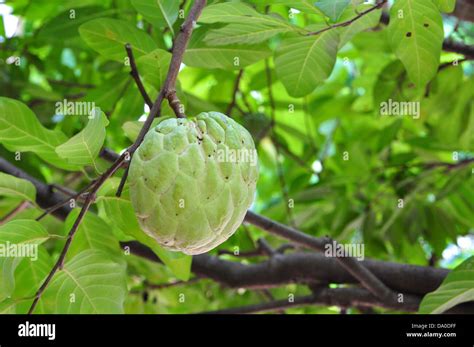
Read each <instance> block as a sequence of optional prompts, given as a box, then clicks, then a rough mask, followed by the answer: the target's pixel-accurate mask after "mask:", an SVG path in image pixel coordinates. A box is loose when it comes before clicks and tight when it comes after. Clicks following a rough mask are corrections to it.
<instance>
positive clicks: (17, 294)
mask: <svg viewBox="0 0 474 347" xmlns="http://www.w3.org/2000/svg"><path fill="white" fill-rule="evenodd" d="M53 266H54V262H53V259H52V258H51V256H50V255H49V253H48V252H47V251H46V249H45V248H44V246H40V247H39V248H38V259H36V260H34V261H33V260H32V259H30V258H25V259H23V260H22V261H21V262H20V264H19V265H18V267H17V268H16V271H15V290H14V292H13V295H12V297H14V298H18V302H17V305H16V313H22V314H24V313H27V312H28V309H29V308H30V306H31V303H32V302H33V300H32V299H31V300H24V298H29V297H32V296H33V295H34V294H35V293H36V291H37V290H38V288H39V287H40V286H41V284H42V283H43V281H44V280H45V278H46V276H47V275H48V274H49V272H50V271H51V269H52V268H53ZM44 311H45V308H44V305H43V302H41V301H40V302H38V306H37V307H36V309H35V312H36V313H42V312H44Z"/></svg>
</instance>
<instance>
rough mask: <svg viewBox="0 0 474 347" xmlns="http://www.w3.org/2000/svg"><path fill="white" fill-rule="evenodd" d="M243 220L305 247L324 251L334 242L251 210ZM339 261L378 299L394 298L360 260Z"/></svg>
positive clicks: (344, 258)
mask: <svg viewBox="0 0 474 347" xmlns="http://www.w3.org/2000/svg"><path fill="white" fill-rule="evenodd" d="M245 220H246V221H247V222H249V223H251V224H253V225H255V226H257V227H259V228H261V229H263V230H266V231H268V232H270V233H272V234H275V235H278V236H280V237H283V238H285V239H287V240H289V241H292V242H294V243H297V244H300V245H302V246H305V247H309V248H311V249H314V250H317V251H324V250H325V246H326V245H327V244H331V243H334V242H335V241H332V240H330V239H328V238H327V239H318V238H316V237H313V236H310V235H308V234H305V233H303V232H301V231H299V230H297V229H293V228H290V227H288V226H286V225H283V224H280V223H278V222H275V221H272V220H270V219H268V218H265V217H263V216H260V215H258V214H256V213H253V212H252V211H247V214H246V216H245ZM336 259H337V260H338V261H339V263H340V264H341V265H342V266H343V267H344V268H345V269H346V270H347V271H349V273H350V274H351V275H352V276H354V277H355V278H357V279H358V280H359V282H360V283H361V284H362V285H363V286H364V287H365V288H367V289H368V290H369V291H370V292H371V293H372V294H374V295H375V296H377V297H379V298H380V299H382V300H384V301H387V302H390V301H395V300H396V295H395V293H393V292H392V291H391V290H390V289H389V288H388V287H386V286H385V284H383V282H382V281H380V280H379V279H378V278H377V277H375V276H374V275H373V274H372V273H371V272H370V271H369V270H368V269H367V268H365V267H364V266H363V265H362V264H361V262H359V261H357V260H356V259H355V258H352V257H337V258H336Z"/></svg>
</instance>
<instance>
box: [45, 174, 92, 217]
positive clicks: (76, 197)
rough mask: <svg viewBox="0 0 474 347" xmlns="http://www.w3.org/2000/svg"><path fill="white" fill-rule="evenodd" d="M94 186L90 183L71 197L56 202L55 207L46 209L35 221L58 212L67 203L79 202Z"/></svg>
mask: <svg viewBox="0 0 474 347" xmlns="http://www.w3.org/2000/svg"><path fill="white" fill-rule="evenodd" d="M93 184H94V181H92V182H91V183H90V184H88V185H87V186H85V187H84V188H83V189H81V190H80V191H79V192H78V193H76V194H74V195H73V196H68V197H67V198H66V199H64V200H62V201H60V202H58V203H57V204H56V205H53V206H51V207H48V208H47V209H46V210H44V211H43V213H42V214H41V215H39V216H38V217H37V218H36V220H37V221H39V220H41V219H43V218H44V217H46V216H47V215H48V214H50V213H53V212H54V211H56V210H58V209H59V208H61V207H63V206H64V205H66V204H67V203H68V202H70V201H71V200H79V198H80V197H81V196H82V195H83V194H85V193H86V192H87V190H88V189H89V188H91V187H92V186H93Z"/></svg>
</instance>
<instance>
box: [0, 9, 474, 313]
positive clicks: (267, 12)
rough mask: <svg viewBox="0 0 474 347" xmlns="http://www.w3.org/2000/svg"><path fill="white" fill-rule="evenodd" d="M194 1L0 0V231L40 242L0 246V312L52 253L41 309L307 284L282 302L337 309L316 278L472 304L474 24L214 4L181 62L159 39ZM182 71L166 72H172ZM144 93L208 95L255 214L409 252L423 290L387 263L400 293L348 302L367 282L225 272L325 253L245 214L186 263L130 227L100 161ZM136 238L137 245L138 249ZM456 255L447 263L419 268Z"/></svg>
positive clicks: (164, 309) (141, 112) (136, 123)
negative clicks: (221, 239)
mask: <svg viewBox="0 0 474 347" xmlns="http://www.w3.org/2000/svg"><path fill="white" fill-rule="evenodd" d="M195 3H199V1H175V0H158V1H146V0H114V1H112V0H107V1H103V0H102V1H99V0H88V1H80V4H79V3H78V2H77V1H63V0H62V1H32V0H16V1H7V2H6V6H5V8H8V9H11V10H12V13H13V14H12V15H7V14H5V15H3V17H1V18H2V21H0V85H1V87H0V88H1V93H0V141H1V146H0V153H1V156H2V157H3V158H4V159H2V161H1V162H0V168H1V169H2V170H1V171H3V172H2V173H0V195H1V196H2V199H1V201H0V215H1V216H3V217H2V222H1V223H2V225H1V226H0V241H1V242H3V243H6V242H9V243H17V244H19V243H22V244H32V245H35V246H36V247H37V249H38V260H37V261H33V260H32V259H31V258H28V257H24V258H13V259H11V258H0V269H1V271H0V312H5V313H25V312H27V311H28V310H29V308H30V306H31V304H32V297H33V296H34V295H35V293H38V292H37V290H38V289H39V288H41V285H42V284H43V283H45V279H47V277H48V274H51V272H50V271H51V269H52V268H53V267H55V265H54V264H55V263H56V264H59V267H58V268H57V271H56V273H54V274H52V275H53V276H52V278H50V279H49V280H48V281H46V282H47V284H48V285H47V286H46V287H45V288H44V290H41V293H40V294H41V296H40V297H39V296H38V298H39V301H38V303H37V305H36V308H35V311H34V312H36V313H190V312H200V311H210V310H218V309H225V308H230V307H241V306H246V305H251V304H256V303H260V302H265V301H269V302H270V303H272V302H274V301H275V300H276V299H283V301H285V300H286V299H288V298H291V297H305V296H307V295H310V300H301V305H293V306H301V307H290V306H291V305H289V306H288V307H286V306H285V307H284V308H283V309H284V310H287V311H288V312H294V313H337V312H339V308H338V307H337V306H333V305H325V301H324V298H325V297H324V295H323V294H320V295H321V296H319V297H318V294H317V293H318V288H319V289H321V288H320V287H322V288H323V289H324V290H327V294H325V295H328V296H327V297H328V298H331V300H332V301H331V300H329V299H328V300H327V302H332V303H334V302H335V301H334V300H336V302H337V298H338V296H337V295H339V294H338V293H339V292H337V291H331V288H335V287H337V286H341V288H339V289H342V290H348V291H347V293H349V294H347V295H349V296H348V297H350V295H353V296H354V301H357V300H356V298H359V301H360V300H365V302H366V303H367V305H366V306H370V307H375V309H376V310H377V311H380V312H387V311H390V312H391V311H394V310H395V311H401V312H407V311H417V309H418V306H419V304H420V302H421V300H422V298H423V297H424V296H425V295H426V294H428V293H429V292H432V293H431V294H428V295H427V296H426V298H425V299H424V300H423V302H421V306H420V310H421V312H426V313H430V312H436V313H440V312H444V311H446V310H448V309H452V308H453V307H455V306H456V305H459V304H463V303H465V302H467V301H472V300H473V283H474V282H473V281H474V272H473V271H472V263H473V261H472V258H470V259H469V260H466V259H468V258H469V257H470V256H472V255H473V254H474V246H473V245H474V238H473V235H472V232H473V228H474V203H473V197H474V185H473V178H472V176H473V172H474V168H473V165H472V164H473V162H474V135H473V134H474V103H473V100H474V98H473V96H474V95H473V94H474V79H473V73H474V70H473V65H472V62H471V59H473V58H474V51H473V49H472V44H473V37H474V31H473V30H474V26H473V25H472V24H471V23H469V22H457V21H456V19H455V17H452V16H450V15H449V13H450V12H452V11H453V9H454V6H455V1H454V0H453V1H438V0H395V1H394V2H393V5H392V4H389V3H388V2H387V1H378V2H375V1H371V2H369V3H362V1H354V0H353V1H349V0H347V1H345V0H344V1H343V0H337V1H336V0H334V1H333V0H331V1H329V0H319V1H306V0H295V1H287V0H277V1H267V0H256V1H232V2H231V1H208V3H207V5H206V7H205V8H204V10H203V11H202V13H201V14H200V15H199V16H198V17H197V21H196V23H194V26H193V31H192V35H191V37H190V39H189V43H187V42H186V43H187V47H186V49H185V50H184V51H183V53H184V56H183V57H182V63H183V64H182V65H181V66H180V65H178V66H173V56H175V55H174V54H176V52H175V51H174V50H173V43H174V45H175V47H176V46H177V45H178V44H177V43H176V42H177V38H178V37H180V35H182V36H181V37H185V30H184V29H183V23H185V19H186V18H187V17H188V16H189V15H190V14H192V11H193V10H192V6H193V5H195ZM14 18H19V19H20V22H18V23H14V22H12V21H13V20H14ZM12 23H13V24H12ZM15 25H17V26H16V27H15ZM183 33H184V34H183ZM126 45H127V46H128V47H129V48H130V51H127V50H126V48H125V46H126ZM180 62H181V61H178V63H180ZM178 68H179V74H178V77H177V83H176V86H174V85H171V86H170V85H167V83H169V79H168V77H169V75H170V73H169V72H170V71H173V69H175V70H176V69H178ZM131 71H132V73H131V74H130V72H131ZM176 72H178V71H177V70H176ZM167 76H168V77H167ZM167 81H168V82H167ZM172 84H173V83H172ZM174 87H176V88H175V89H176V90H174ZM166 88H171V89H166ZM165 89H166V93H165V94H166V95H162V94H163V90H165ZM160 91H161V94H160ZM146 95H148V96H149V98H150V99H151V103H153V102H154V101H155V100H156V99H157V98H158V99H160V97H161V98H162V99H165V101H164V102H163V104H162V105H161V108H160V111H161V112H160V116H161V117H162V118H166V117H175V116H176V115H178V116H180V115H181V113H184V114H185V115H186V116H187V117H194V116H196V115H198V114H199V113H200V112H208V111H218V112H222V113H226V114H227V115H228V116H230V117H232V118H233V119H234V120H236V121H237V122H239V123H240V124H242V125H243V126H245V127H246V128H247V129H248V130H249V132H250V133H251V134H252V136H253V139H254V141H255V143H256V146H257V149H258V155H259V165H260V166H259V170H260V178H259V181H258V184H257V194H256V196H255V201H254V204H253V205H252V207H251V210H252V211H254V212H258V213H259V215H263V216H265V217H267V218H269V219H270V220H271V221H272V223H273V221H278V222H279V223H281V225H284V228H286V229H285V230H288V229H289V228H288V227H291V228H292V229H291V230H293V231H294V230H296V231H301V232H302V233H304V234H305V235H306V236H308V237H313V239H312V240H316V239H317V240H320V239H322V238H324V237H325V236H329V237H330V238H331V239H334V240H337V242H339V243H340V244H346V245H350V244H361V245H363V246H364V248H363V249H364V251H363V252H364V257H365V258H372V259H377V260H380V261H383V262H397V263H404V264H411V265H417V266H420V268H419V269H420V272H422V271H425V272H426V273H428V272H429V273H430V274H433V277H432V278H436V280H434V282H432V283H431V282H430V283H429V284H427V286H428V288H429V290H428V289H426V288H427V287H423V286H421V287H420V288H418V289H417V288H416V285H414V287H410V288H408V287H403V286H404V284H400V285H398V284H396V280H395V279H393V281H392V282H390V278H389V277H390V276H391V275H390V274H389V269H388V267H387V271H388V272H387V275H386V278H389V279H388V280H387V279H386V280H384V281H382V282H385V284H387V283H388V282H390V283H392V284H391V285H388V284H387V288H386V289H389V290H390V291H393V292H394V293H396V294H400V293H401V294H403V295H405V296H406V298H407V300H406V301H405V302H404V304H405V306H403V305H401V306H399V307H397V305H396V304H394V303H393V302H392V303H390V302H388V301H390V300H389V299H387V298H378V299H380V300H379V301H377V300H376V298H374V296H363V299H361V298H362V297H361V296H359V297H358V296H357V295H359V294H360V291H358V290H361V289H364V288H365V289H368V291H369V292H370V286H369V287H366V286H365V285H364V282H363V281H362V282H360V283H358V281H355V280H354V278H352V280H350V281H349V280H347V281H346V282H343V283H340V282H337V281H336V282H334V281H329V283H328V282H326V281H324V280H323V281H319V279H318V278H317V276H319V275H318V274H311V275H309V274H308V275H307V276H306V275H304V274H303V275H301V276H294V277H293V276H292V275H291V274H289V275H288V276H286V275H284V276H282V277H284V278H285V280H282V282H275V283H274V284H273V285H270V282H272V281H273V278H267V277H265V273H264V272H258V273H260V274H261V275H262V282H265V285H264V286H262V287H261V288H260V289H255V288H254V287H253V286H251V285H249V286H245V285H242V286H241V288H240V286H239V276H236V278H234V277H232V276H235V274H237V273H238V272H237V270H238V271H247V270H249V269H258V267H259V266H264V265H262V264H266V262H267V261H273V260H274V261H278V259H283V260H280V261H282V262H283V263H284V262H285V261H288V262H289V263H290V262H291V261H293V260H294V259H296V258H298V256H301V259H300V260H301V261H303V259H312V260H311V261H314V262H315V263H314V264H315V266H317V262H323V263H324V262H325V261H329V260H327V259H325V258H321V259H320V258H317V259H316V258H311V257H312V256H313V254H312V252H310V251H309V250H308V248H311V246H309V247H308V244H307V243H306V244H305V242H304V241H302V242H299V244H298V242H297V241H295V238H294V237H293V236H294V235H295V234H294V233H293V234H291V233H290V234H291V235H290V234H289V235H290V237H289V238H288V237H287V238H288V239H289V240H290V241H291V243H289V244H288V243H285V241H282V239H281V237H278V235H279V236H282V233H280V234H278V233H277V235H274V234H275V232H272V230H275V225H274V224H268V223H267V224H265V223H264V222H261V221H260V222H261V223H260V225H259V223H258V222H257V223H255V222H252V221H251V220H247V223H244V224H243V225H242V226H241V227H240V228H239V230H238V231H237V233H236V234H234V236H233V237H231V238H230V239H229V240H228V241H226V242H225V243H224V244H222V245H220V246H219V247H218V248H216V249H214V250H212V251H211V252H209V254H207V255H204V256H195V257H194V259H193V258H192V257H191V256H187V255H184V254H181V253H177V252H170V251H167V250H165V249H163V248H162V247H160V246H159V245H158V244H157V243H156V242H155V241H154V240H153V239H152V238H151V237H150V236H148V235H147V234H145V233H144V232H143V231H142V230H141V228H140V226H139V223H138V221H137V219H136V217H135V215H134V213H133V209H132V207H131V203H130V197H129V195H130V194H129V190H128V184H127V183H126V184H125V186H124V187H121V183H120V182H121V180H120V177H122V176H124V175H126V172H127V169H126V165H122V164H121V163H120V165H118V166H117V167H116V168H115V170H113V171H112V172H110V175H109V174H108V173H109V171H108V170H109V168H111V165H113V164H111V162H114V160H116V159H117V157H118V154H122V153H123V152H124V150H126V149H129V148H131V146H133V144H134V142H135V141H136V140H137V138H138V139H139V138H140V129H142V126H143V124H144V119H145V118H146V116H147V115H149V114H150V108H151V109H152V111H151V112H154V110H153V108H152V106H151V105H150V104H148V105H146V104H147V102H146V100H144V96H146ZM168 101H170V102H168ZM160 102H161V101H160ZM155 105H156V102H155ZM158 106H160V105H158ZM153 107H155V106H153ZM160 119H161V118H158V119H156V120H154V121H153V123H152V125H156V124H157V122H159V121H160ZM117 153H118V154H117ZM131 154H132V155H133V153H131ZM122 155H124V154H122ZM124 160H126V159H124ZM114 173H115V176H116V177H112V175H113V174H114ZM104 175H106V176H107V177H105V179H104V180H103V181H101V177H104ZM97 182H99V183H100V184H97ZM95 184H97V185H95ZM91 187H93V188H94V189H93V190H94V192H93V194H92V195H93V196H92V195H91V193H90V192H89V193H88V192H87V191H88V189H90V188H91ZM119 187H120V188H119ZM95 188H97V189H95ZM117 189H119V190H122V189H123V191H122V194H121V195H120V196H117V195H116V192H117ZM88 194H89V195H88ZM198 198H199V197H196V199H198ZM55 199H56V200H55ZM60 201H63V203H62V204H58V202H60ZM55 203H56V204H58V205H57V206H55ZM84 205H88V206H87V208H86V209H85V210H86V213H84V215H82V212H80V210H81V207H82V206H84ZM45 210H46V212H48V213H47V214H44V211H45ZM83 211H84V209H83ZM40 216H41V218H39V219H38V217H40ZM35 219H38V220H37V221H36V220H35ZM78 222H80V224H78V226H75V223H78ZM278 225H280V224H278ZM257 226H258V227H257ZM74 228H77V231H76V232H75V235H74V238H73V239H72V242H71V244H70V245H68V242H69V241H70V239H68V233H69V232H70V230H71V229H74ZM276 229H278V226H277V227H276ZM291 230H290V231H291ZM299 235H300V236H301V234H299ZM283 237H285V236H283ZM291 237H293V239H292V238H291ZM136 241H138V242H139V243H141V244H142V245H146V246H147V247H148V250H151V252H149V253H146V254H145V253H141V254H138V255H137V253H140V252H134V249H135V248H133V247H132V246H133V245H136V243H134V242H136ZM120 245H121V246H122V248H121V247H120ZM65 246H66V249H68V251H67V254H64V256H65V258H64V259H63V260H61V256H62V253H61V252H62V250H63V249H64V248H65ZM68 247H69V248H68ZM313 248H314V247H313ZM135 250H136V249H135ZM453 252H454V256H453ZM133 253H135V254H133ZM310 253H311V254H310ZM140 255H141V256H140ZM306 256H308V257H310V258H304V257H306ZM281 257H283V258H281ZM267 259H270V260H267ZM298 259H299V258H298ZM300 260H298V261H300ZM464 260H466V261H465V262H464V263H463V264H461V265H460V266H459V268H458V269H456V270H454V271H452V272H450V273H449V275H447V273H446V272H445V270H441V269H438V268H433V266H434V267H447V268H455V267H456V266H457V265H459V264H460V263H462V262H463V261H464ZM58 261H59V262H58ZM294 261H296V260H294ZM57 262H58V263H57ZM323 263H321V264H323ZM285 264H286V263H285ZM324 264H326V263H324ZM328 264H329V263H328ZM361 264H363V265H362V266H366V267H367V268H370V266H369V265H370V264H369V265H367V264H366V263H364V262H361ZM383 264H388V263H383ZM383 264H382V265H381V266H382V268H383V266H384V265H383ZM252 266H254V267H252ZM338 266H339V265H338ZM231 269H235V274H234V272H232V271H231ZM410 269H411V268H409V267H408V268H403V269H402V270H403V271H406V272H404V273H409V272H408V271H411V270H410ZM343 270H345V269H343ZM402 270H400V271H402ZM222 271H223V272H222ZM252 271H253V270H252ZM255 271H257V270H255ZM282 271H285V270H282ZM226 274H227V275H226ZM446 275H447V277H446ZM268 276H270V275H268ZM356 277H357V276H356ZM382 277H383V276H382ZM328 278H329V277H328ZM378 278H379V279H380V278H381V276H378ZM443 280H444V282H443ZM234 281H236V282H234ZM275 281H276V280H275ZM387 281H388V282H387ZM316 282H317V284H318V285H316ZM441 283H442V284H441ZM329 284H331V286H328V285H329ZM440 285H441V286H440ZM346 286H349V287H350V288H345V287H346ZM407 286H408V284H407ZM229 287H230V288H229ZM437 287H439V289H437V290H436V291H435V289H436V288H437ZM237 288H240V289H237ZM413 288H415V289H413ZM365 289H364V290H365ZM321 293H323V292H321ZM341 293H342V292H341ZM369 294H370V293H369ZM372 294H374V292H372ZM372 294H370V295H372ZM344 295H346V294H344ZM360 295H362V294H360ZM364 295H365V294H364ZM374 295H375V294H374ZM375 296H377V295H375ZM318 300H319V301H318ZM387 300H388V301H387ZM275 302H276V301H275ZM289 302H290V303H291V300H290V301H289ZM312 303H317V305H312ZM338 306H340V307H349V308H350V310H351V312H354V313H358V312H366V311H364V308H361V307H359V306H357V305H351V304H350V303H349V304H347V302H341V304H340V305H338ZM459 307H462V305H461V306H458V308H459ZM275 310H276V311H277V312H278V306H277V305H276V306H275V308H274V309H273V311H275ZM270 311H272V309H271V310H270Z"/></svg>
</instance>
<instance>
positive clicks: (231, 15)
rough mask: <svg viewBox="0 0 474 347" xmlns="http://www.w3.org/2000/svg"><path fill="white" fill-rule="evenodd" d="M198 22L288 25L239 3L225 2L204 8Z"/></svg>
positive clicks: (288, 25)
mask: <svg viewBox="0 0 474 347" xmlns="http://www.w3.org/2000/svg"><path fill="white" fill-rule="evenodd" d="M198 22H200V23H208V24H211V23H227V24H229V23H237V24H244V23H245V24H255V25H257V24H264V25H265V24H266V25H270V26H274V25H278V26H287V27H291V25H290V24H288V23H286V22H283V21H281V20H279V19H278V18H276V17H272V16H269V15H264V14H261V13H259V12H257V11H255V10H254V9H253V8H252V7H250V6H249V5H247V4H244V3H241V2H226V3H221V4H215V5H210V6H207V7H205V8H204V10H203V11H202V14H201V16H199V19H198Z"/></svg>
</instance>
